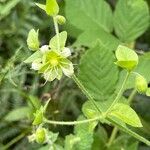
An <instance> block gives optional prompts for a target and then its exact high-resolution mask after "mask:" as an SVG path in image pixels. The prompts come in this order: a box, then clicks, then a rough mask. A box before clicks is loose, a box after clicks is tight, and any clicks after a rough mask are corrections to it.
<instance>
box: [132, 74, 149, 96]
mask: <svg viewBox="0 0 150 150" xmlns="http://www.w3.org/2000/svg"><path fill="white" fill-rule="evenodd" d="M135 88H136V90H137V91H138V92H139V93H146V91H147V88H148V86H147V81H146V79H145V78H144V77H143V76H141V75H137V76H136V79H135Z"/></svg>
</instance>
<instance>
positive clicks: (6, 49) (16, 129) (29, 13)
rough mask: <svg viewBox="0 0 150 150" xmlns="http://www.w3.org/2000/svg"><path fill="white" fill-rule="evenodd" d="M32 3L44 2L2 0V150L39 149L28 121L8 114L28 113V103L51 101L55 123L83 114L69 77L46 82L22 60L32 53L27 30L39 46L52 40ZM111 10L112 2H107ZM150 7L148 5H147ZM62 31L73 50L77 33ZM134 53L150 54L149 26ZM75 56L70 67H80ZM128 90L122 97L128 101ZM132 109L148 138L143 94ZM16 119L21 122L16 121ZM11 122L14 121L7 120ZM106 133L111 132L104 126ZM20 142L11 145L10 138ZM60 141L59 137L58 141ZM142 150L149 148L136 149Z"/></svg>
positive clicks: (149, 120) (148, 103) (149, 115)
mask: <svg viewBox="0 0 150 150" xmlns="http://www.w3.org/2000/svg"><path fill="white" fill-rule="evenodd" d="M34 2H41V3H44V2H45V1H44V0H39V1H35V0H0V69H1V71H0V145H1V146H4V145H6V146H7V147H8V149H15V150H23V149H24V150H26V149H27V150H28V149H29V150H30V149H37V147H38V145H36V144H30V143H29V142H28V140H27V138H25V136H27V135H29V134H30V131H31V127H30V125H31V122H30V121H29V120H28V119H21V118H22V116H23V115H24V116H25V114H24V113H21V111H18V112H20V113H18V112H16V114H17V116H16V118H13V117H14V115H13V117H12V116H11V115H9V113H10V112H11V111H12V110H14V109H18V108H24V109H26V105H27V103H29V101H32V100H33V101H34V99H39V101H41V102H45V100H47V99H48V98H50V97H52V102H51V105H50V106H49V113H48V114H47V115H48V116H49V117H50V118H53V119H56V120H57V119H58V120H75V119H76V118H77V116H78V115H79V114H80V113H81V106H82V104H83V102H84V101H85V97H84V96H83V95H82V94H81V93H80V90H78V88H77V87H76V85H74V83H72V81H70V80H69V79H67V78H65V77H64V78H63V79H62V80H61V81H60V82H58V81H55V82H54V83H48V84H46V85H45V86H43V84H44V80H43V79H42V78H41V77H40V76H39V75H38V74H36V73H35V72H34V71H32V70H30V67H29V66H26V65H25V64H24V63H23V61H24V60H25V59H26V58H27V57H28V56H29V55H30V54H31V53H30V51H29V50H28V48H27V44H26V39H27V35H28V32H29V30H30V29H32V28H35V29H39V30H40V40H41V41H42V43H41V45H43V44H46V43H48V42H49V39H50V37H52V36H53V35H54V27H53V24H52V20H51V19H50V18H49V17H48V16H46V15H45V13H44V12H43V11H41V10H40V9H39V8H37V7H36V5H35V4H34ZM108 2H109V3H110V5H111V6H112V8H114V6H115V3H116V1H115V0H108ZM147 2H148V3H149V6H150V1H149V0H147ZM59 5H60V10H61V11H60V14H63V15H64V16H65V13H64V12H65V11H64V9H65V1H61V0H60V1H59ZM61 30H66V31H68V34H69V38H68V41H67V44H68V45H69V46H71V45H72V44H73V42H74V41H75V40H76V38H77V36H78V34H79V33H80V31H79V30H77V29H76V28H75V27H73V26H72V25H70V24H69V23H68V22H67V24H66V25H64V26H63V27H62V26H61ZM136 48H137V49H142V50H145V51H149V50H150V27H149V29H148V30H147V32H145V34H144V35H142V36H141V37H140V38H139V39H138V40H137V42H136ZM75 50H76V51H75V52H74V53H73V56H72V58H71V59H72V60H73V62H76V63H78V62H79V58H80V55H81V54H82V53H83V51H84V48H83V47H79V48H76V49H75ZM129 93H130V91H127V92H126V93H125V94H126V96H128V95H129ZM133 107H134V108H135V109H136V111H137V112H138V114H139V115H140V116H141V117H142V119H143V122H144V123H145V126H146V127H145V128H144V129H143V133H142V134H143V135H144V136H146V137H147V138H150V100H149V99H148V98H147V97H145V96H141V95H136V97H135V99H134V101H133ZM19 117H20V118H19ZM11 120H12V121H11ZM49 128H50V129H51V130H53V131H57V132H58V131H59V132H60V135H61V137H64V136H65V135H67V134H69V133H70V132H71V131H72V127H55V126H52V127H49ZM106 128H107V130H108V132H110V131H111V128H110V127H106ZM16 137H18V141H16V142H14V143H15V144H14V143H11V142H12V140H13V139H14V138H16ZM60 141H61V138H60ZM140 149H141V150H146V149H147V150H148V149H149V148H148V147H146V146H144V145H143V144H141V145H140Z"/></svg>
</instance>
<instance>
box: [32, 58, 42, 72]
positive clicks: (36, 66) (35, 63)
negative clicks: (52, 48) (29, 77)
mask: <svg viewBox="0 0 150 150" xmlns="http://www.w3.org/2000/svg"><path fill="white" fill-rule="evenodd" d="M41 66H42V63H41V59H37V60H35V61H33V63H32V67H31V68H32V69H34V70H39V69H40V68H41Z"/></svg>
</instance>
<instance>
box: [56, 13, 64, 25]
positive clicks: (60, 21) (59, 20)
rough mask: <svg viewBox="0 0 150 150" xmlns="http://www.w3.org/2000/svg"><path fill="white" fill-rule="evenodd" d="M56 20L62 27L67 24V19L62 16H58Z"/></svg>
mask: <svg viewBox="0 0 150 150" xmlns="http://www.w3.org/2000/svg"><path fill="white" fill-rule="evenodd" d="M56 20H57V22H58V23H59V24H60V25H63V24H65V23H66V18H65V17H64V16H61V15H57V16H56Z"/></svg>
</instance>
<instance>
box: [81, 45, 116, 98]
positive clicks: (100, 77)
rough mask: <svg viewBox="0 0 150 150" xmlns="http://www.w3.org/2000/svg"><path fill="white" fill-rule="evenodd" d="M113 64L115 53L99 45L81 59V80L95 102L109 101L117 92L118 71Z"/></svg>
mask: <svg viewBox="0 0 150 150" xmlns="http://www.w3.org/2000/svg"><path fill="white" fill-rule="evenodd" d="M113 62H114V57H113V53H112V52H111V51H110V50H109V49H107V48H106V47H104V46H103V45H101V44H99V43H98V44H97V45H96V46H95V47H94V48H91V49H90V50H88V51H87V53H86V54H85V55H84V56H83V57H82V59H81V62H80V66H79V69H80V70H79V76H78V77H79V80H80V81H81V83H82V84H83V86H84V87H85V88H86V90H87V91H88V92H89V93H90V95H91V96H92V97H93V98H94V99H95V100H101V101H105V100H109V99H110V98H111V96H112V95H113V94H114V92H115V86H116V83H117V80H118V69H117V67H116V66H115V65H114V64H113Z"/></svg>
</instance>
